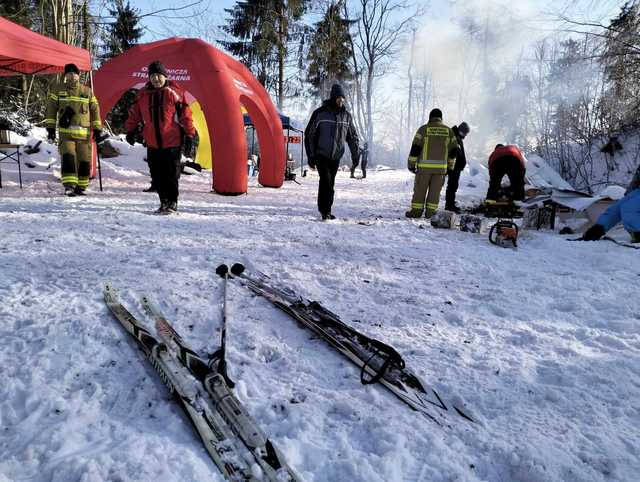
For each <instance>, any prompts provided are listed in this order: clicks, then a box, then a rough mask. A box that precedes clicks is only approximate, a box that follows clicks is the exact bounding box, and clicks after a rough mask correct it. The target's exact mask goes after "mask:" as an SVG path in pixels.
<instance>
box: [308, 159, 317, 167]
mask: <svg viewBox="0 0 640 482" xmlns="http://www.w3.org/2000/svg"><path fill="white" fill-rule="evenodd" d="M307 164H309V167H310V168H311V169H315V168H316V161H315V159H309V160H308V162H307Z"/></svg>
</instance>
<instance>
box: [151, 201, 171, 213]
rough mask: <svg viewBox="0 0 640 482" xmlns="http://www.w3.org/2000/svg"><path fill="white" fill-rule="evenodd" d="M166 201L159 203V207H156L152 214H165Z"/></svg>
mask: <svg viewBox="0 0 640 482" xmlns="http://www.w3.org/2000/svg"><path fill="white" fill-rule="evenodd" d="M168 206H169V205H168V203H167V202H166V201H162V202H161V203H160V207H159V208H158V209H156V210H155V211H154V212H153V214H167V208H168Z"/></svg>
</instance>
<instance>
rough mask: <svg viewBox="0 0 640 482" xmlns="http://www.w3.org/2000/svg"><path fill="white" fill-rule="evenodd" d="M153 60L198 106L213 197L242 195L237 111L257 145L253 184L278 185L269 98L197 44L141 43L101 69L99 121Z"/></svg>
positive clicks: (276, 126)
mask: <svg viewBox="0 0 640 482" xmlns="http://www.w3.org/2000/svg"><path fill="white" fill-rule="evenodd" d="M154 60H160V61H161V62H162V63H163V64H164V65H165V67H166V68H167V70H168V71H169V78H170V79H172V80H174V81H175V82H177V83H178V84H179V85H180V86H181V87H182V88H183V89H185V90H186V91H188V92H189V93H190V94H191V95H192V96H193V97H194V98H195V99H197V100H198V102H199V103H200V106H201V107H202V110H203V112H204V117H205V119H206V121H207V129H208V131H209V134H210V135H211V139H210V141H211V148H212V152H213V169H212V173H213V189H214V190H215V191H216V192H218V193H220V194H242V193H245V192H247V145H246V138H245V134H244V122H243V117H242V111H241V106H244V107H245V109H246V110H247V112H248V113H249V116H251V120H252V121H253V124H254V126H255V128H256V133H257V135H258V141H259V142H260V154H261V158H260V171H259V177H258V181H259V182H260V184H262V185H263V186H267V187H280V186H282V183H283V181H284V170H285V169H284V168H285V146H284V138H283V135H282V123H281V121H280V116H279V115H278V112H277V110H276V108H275V106H274V105H273V103H272V102H271V98H270V97H269V94H268V93H267V91H266V90H265V89H264V87H262V85H261V84H260V83H259V82H258V81H257V80H256V78H255V77H254V76H253V75H252V74H251V72H249V70H248V69H247V68H246V67H245V66H244V65H242V64H241V63H240V62H238V61H237V60H235V59H234V58H232V57H230V56H229V55H227V54H225V53H224V52H222V51H220V50H218V49H216V48H215V47H213V46H211V45H209V44H207V43H206V42H203V41H202V40H199V39H185V38H170V39H166V40H160V41H158V42H152V43H148V44H142V45H138V46H136V47H134V48H132V49H129V50H127V51H126V52H125V53H123V54H122V55H119V56H118V57H116V58H114V59H112V60H110V61H109V62H107V63H105V64H104V65H102V67H100V69H99V70H98V71H97V72H96V74H95V76H94V90H95V95H96V97H97V98H98V100H99V102H100V112H101V115H102V116H103V119H104V117H105V116H106V115H107V113H108V112H109V111H110V110H111V109H112V108H113V106H114V105H115V104H116V102H118V100H119V99H120V97H121V96H122V94H124V92H126V91H127V90H128V89H131V88H140V87H141V86H142V85H143V84H144V83H145V82H146V81H147V80H148V76H147V72H146V71H147V65H149V64H150V63H151V62H152V61H154ZM200 135H202V133H201V134H200ZM205 135H206V133H205Z"/></svg>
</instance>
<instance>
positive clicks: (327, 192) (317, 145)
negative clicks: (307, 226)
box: [304, 84, 358, 219]
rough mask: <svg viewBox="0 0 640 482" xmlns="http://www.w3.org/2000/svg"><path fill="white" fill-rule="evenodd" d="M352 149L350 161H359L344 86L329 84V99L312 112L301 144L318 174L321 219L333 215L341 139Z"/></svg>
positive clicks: (341, 149)
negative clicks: (346, 105)
mask: <svg viewBox="0 0 640 482" xmlns="http://www.w3.org/2000/svg"><path fill="white" fill-rule="evenodd" d="M345 142H346V143H347V144H348V146H349V150H350V151H351V162H352V164H356V165H357V162H358V133H357V132H356V128H355V127H354V125H353V118H352V117H351V114H350V113H349V111H347V109H346V107H345V95H344V90H342V86H341V85H340V84H333V85H332V86H331V93H330V95H329V99H327V100H325V101H324V102H323V103H322V106H321V107H319V108H318V109H316V110H315V111H314V112H313V114H311V119H309V123H308V124H307V127H306V129H305V130H304V147H305V151H306V153H307V159H308V163H309V167H311V168H312V169H313V168H316V169H317V170H318V174H319V175H320V183H319V185H318V211H319V212H320V215H321V216H322V219H335V216H334V215H333V214H331V208H332V206H333V197H334V185H335V180H336V174H337V172H338V167H339V165H340V159H341V158H342V155H343V154H344V143H345Z"/></svg>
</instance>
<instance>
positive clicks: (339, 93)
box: [329, 84, 345, 99]
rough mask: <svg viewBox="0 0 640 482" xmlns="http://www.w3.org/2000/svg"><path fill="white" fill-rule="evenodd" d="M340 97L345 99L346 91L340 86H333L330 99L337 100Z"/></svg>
mask: <svg viewBox="0 0 640 482" xmlns="http://www.w3.org/2000/svg"><path fill="white" fill-rule="evenodd" d="M338 97H345V95H344V90H343V89H342V86H341V85H340V84H333V85H332V86H331V93H330V94H329V98H330V99H337V98H338Z"/></svg>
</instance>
